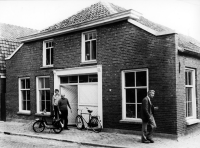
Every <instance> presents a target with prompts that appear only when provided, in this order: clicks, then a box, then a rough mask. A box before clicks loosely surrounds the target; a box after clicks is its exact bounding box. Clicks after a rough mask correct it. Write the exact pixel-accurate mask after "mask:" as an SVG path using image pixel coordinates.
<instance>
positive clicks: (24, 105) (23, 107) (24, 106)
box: [22, 101, 26, 110]
mask: <svg viewBox="0 0 200 148" xmlns="http://www.w3.org/2000/svg"><path fill="white" fill-rule="evenodd" d="M22 110H26V101H22Z"/></svg>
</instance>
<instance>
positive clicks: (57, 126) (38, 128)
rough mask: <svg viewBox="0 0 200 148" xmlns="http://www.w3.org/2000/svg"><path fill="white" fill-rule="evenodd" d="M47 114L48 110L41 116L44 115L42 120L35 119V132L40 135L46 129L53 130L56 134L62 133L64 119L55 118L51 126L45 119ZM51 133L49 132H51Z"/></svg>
mask: <svg viewBox="0 0 200 148" xmlns="http://www.w3.org/2000/svg"><path fill="white" fill-rule="evenodd" d="M45 113H46V110H44V111H43V112H42V113H41V115H42V118H41V119H39V118H37V119H35V120H36V121H35V122H34V123H33V130H34V131H35V132H36V133H40V132H43V131H44V129H45V128H47V129H50V131H51V130H53V131H54V132H55V133H56V134H58V133H60V132H61V131H62V130H63V127H64V125H63V123H62V121H61V120H62V119H57V120H56V119H55V117H54V118H53V121H52V122H51V123H50V124H49V123H48V122H47V120H46V118H45V116H44V115H45ZM50 131H49V132H50Z"/></svg>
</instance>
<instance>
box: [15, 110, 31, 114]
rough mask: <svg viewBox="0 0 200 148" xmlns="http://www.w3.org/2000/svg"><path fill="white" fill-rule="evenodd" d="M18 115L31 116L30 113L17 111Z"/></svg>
mask: <svg viewBox="0 0 200 148" xmlns="http://www.w3.org/2000/svg"><path fill="white" fill-rule="evenodd" d="M17 114H18V115H31V112H24V111H19V112H17Z"/></svg>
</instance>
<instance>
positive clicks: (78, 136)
mask: <svg viewBox="0 0 200 148" xmlns="http://www.w3.org/2000/svg"><path fill="white" fill-rule="evenodd" d="M33 122H34V121H32V122H30V121H29V122H13V121H12V122H10V121H9V122H8V121H7V122H0V132H6V133H10V134H11V135H12V134H13V135H21V136H30V137H37V138H44V139H54V140H58V141H66V142H75V143H81V144H83V145H94V146H102V147H134V148H137V147H138V148H146V147H148V148H179V147H180V148H199V147H200V142H199V139H200V132H196V133H194V134H192V135H190V136H184V137H181V138H179V139H178V140H171V139H166V138H159V137H155V138H154V140H155V143H153V144H143V143H141V142H140V136H138V135H132V134H119V133H108V132H101V133H94V132H93V131H89V130H77V129H76V128H75V127H70V130H69V131H68V130H64V131H62V132H61V133H60V134H55V133H54V132H51V133H49V130H48V129H47V130H45V131H44V132H42V133H35V132H34V131H33V130H32V124H33Z"/></svg>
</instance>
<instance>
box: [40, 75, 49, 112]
mask: <svg viewBox="0 0 200 148" xmlns="http://www.w3.org/2000/svg"><path fill="white" fill-rule="evenodd" d="M39 78H49V80H50V76H37V77H36V114H41V113H42V112H41V111H40V108H39V105H40V100H39V87H38V85H39ZM49 83H50V82H49ZM46 90H50V88H49V89H46ZM50 100H51V97H50ZM50 105H51V102H50ZM50 114H51V112H46V115H50Z"/></svg>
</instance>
